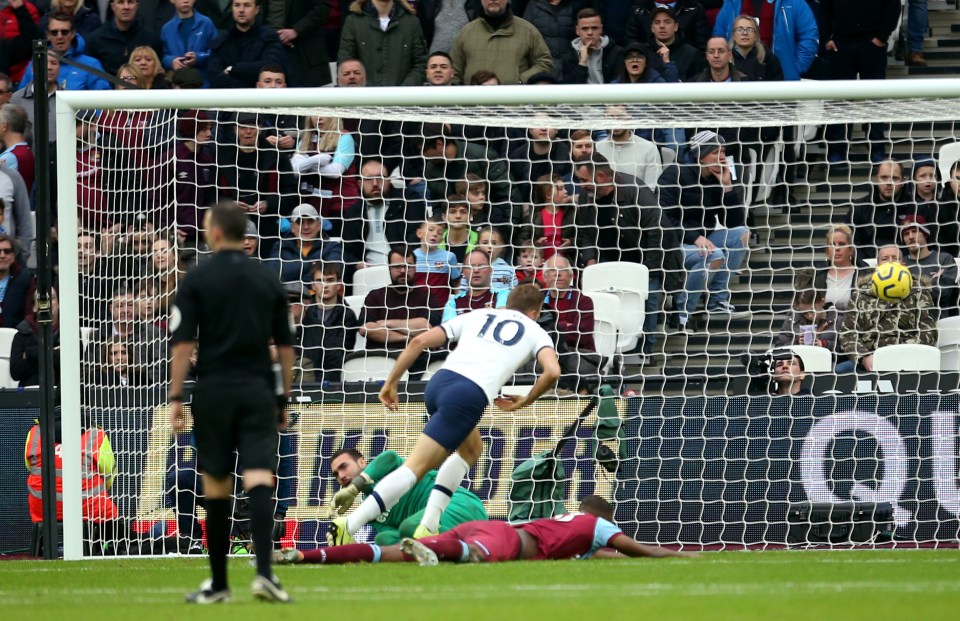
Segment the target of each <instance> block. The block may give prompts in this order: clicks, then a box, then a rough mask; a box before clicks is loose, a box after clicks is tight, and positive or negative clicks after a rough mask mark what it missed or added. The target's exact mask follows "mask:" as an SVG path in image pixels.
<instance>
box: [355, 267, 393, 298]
mask: <svg viewBox="0 0 960 621" xmlns="http://www.w3.org/2000/svg"><path fill="white" fill-rule="evenodd" d="M389 284H390V267H389V266H387V265H374V266H372V267H365V268H363V269H362V270H357V271H356V272H354V273H353V295H362V296H366V295H367V294H368V293H370V292H371V291H373V290H374V289H379V288H380V287H386V286H388V285H389Z"/></svg>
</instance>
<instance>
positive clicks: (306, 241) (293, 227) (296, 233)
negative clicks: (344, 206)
mask: <svg viewBox="0 0 960 621" xmlns="http://www.w3.org/2000/svg"><path fill="white" fill-rule="evenodd" d="M290 232H291V233H293V238H291V239H285V240H283V241H282V242H281V243H280V246H279V250H278V251H275V252H274V255H273V258H272V259H271V260H270V264H271V265H272V266H273V268H274V269H276V270H277V271H278V272H279V273H280V280H281V281H283V282H285V283H290V282H299V283H303V284H305V285H309V284H310V283H312V282H313V279H312V277H311V276H310V266H311V264H313V263H314V262H316V261H322V262H324V263H340V262H341V261H342V260H343V249H342V247H341V246H340V242H338V241H334V240H332V239H327V238H326V236H325V235H324V234H323V220H322V219H321V218H320V214H319V213H318V212H317V209H316V207H314V206H313V205H308V204H303V205H300V206H299V207H297V208H296V209H294V210H293V213H292V214H291V215H290Z"/></svg>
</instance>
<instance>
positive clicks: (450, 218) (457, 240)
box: [440, 194, 477, 265]
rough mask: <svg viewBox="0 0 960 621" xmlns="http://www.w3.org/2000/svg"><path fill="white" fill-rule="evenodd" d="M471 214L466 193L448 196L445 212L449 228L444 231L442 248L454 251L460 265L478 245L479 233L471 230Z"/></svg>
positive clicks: (444, 217) (445, 219)
mask: <svg viewBox="0 0 960 621" xmlns="http://www.w3.org/2000/svg"><path fill="white" fill-rule="evenodd" d="M470 215H471V213H470V203H468V202H467V198H466V197H465V196H464V195H462V194H453V195H451V196H449V197H447V210H446V211H444V212H443V219H444V221H445V222H446V223H447V229H446V231H444V233H443V241H442V242H441V243H440V250H449V251H450V252H452V253H453V256H455V257H456V258H457V264H458V265H463V262H464V261H465V260H466V257H467V255H468V254H470V251H471V250H473V249H474V248H475V247H476V245H477V233H476V232H475V231H471V230H470Z"/></svg>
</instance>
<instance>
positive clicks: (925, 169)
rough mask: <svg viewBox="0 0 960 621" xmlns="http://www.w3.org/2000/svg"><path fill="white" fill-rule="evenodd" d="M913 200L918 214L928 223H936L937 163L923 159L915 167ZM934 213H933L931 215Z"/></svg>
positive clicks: (913, 173)
mask: <svg viewBox="0 0 960 621" xmlns="http://www.w3.org/2000/svg"><path fill="white" fill-rule="evenodd" d="M911 176H912V177H913V200H914V202H915V203H916V204H917V213H921V214H923V215H924V217H925V218H927V221H928V222H936V217H937V216H936V211H937V163H936V162H934V161H933V160H932V159H930V158H923V159H920V160H918V161H917V163H916V164H914V165H913V172H912V175H911ZM931 212H932V213H931Z"/></svg>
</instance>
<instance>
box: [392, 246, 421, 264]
mask: <svg viewBox="0 0 960 621" xmlns="http://www.w3.org/2000/svg"><path fill="white" fill-rule="evenodd" d="M413 251H414V246H406V245H403V244H394V245H393V246H390V252H388V253H387V261H388V262H389V261H390V258H391V257H392V256H393V255H395V254H397V255H400V256H401V257H402V258H403V260H404V261H406V260H407V259H409V258H410V257H414V259H416V255H414V254H413Z"/></svg>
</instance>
